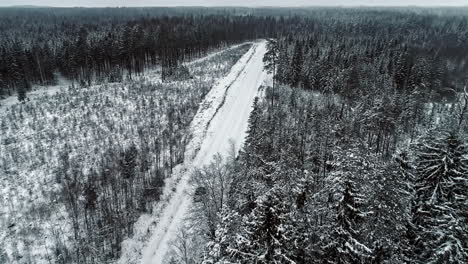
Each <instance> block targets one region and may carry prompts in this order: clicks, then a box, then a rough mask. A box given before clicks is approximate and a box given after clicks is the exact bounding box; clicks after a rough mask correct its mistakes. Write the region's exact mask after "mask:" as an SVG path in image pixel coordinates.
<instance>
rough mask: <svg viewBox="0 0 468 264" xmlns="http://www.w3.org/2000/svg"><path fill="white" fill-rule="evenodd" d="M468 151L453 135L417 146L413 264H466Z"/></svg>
mask: <svg viewBox="0 0 468 264" xmlns="http://www.w3.org/2000/svg"><path fill="white" fill-rule="evenodd" d="M466 154H467V151H466V149H465V146H464V144H463V142H462V141H461V140H460V139H459V138H458V136H457V135H456V134H454V133H449V134H448V135H445V136H443V137H438V138H429V139H426V140H424V141H423V142H422V143H420V145H419V146H418V153H417V161H416V166H417V169H416V176H417V179H416V183H415V201H414V206H413V210H412V222H411V224H412V225H413V229H414V232H415V234H416V237H415V239H414V241H413V256H414V261H416V262H419V263H467V261H468V229H467V223H468V222H467V221H468V218H467V213H466V212H467V210H468V205H467V201H468V166H467V162H466V160H465V155H466Z"/></svg>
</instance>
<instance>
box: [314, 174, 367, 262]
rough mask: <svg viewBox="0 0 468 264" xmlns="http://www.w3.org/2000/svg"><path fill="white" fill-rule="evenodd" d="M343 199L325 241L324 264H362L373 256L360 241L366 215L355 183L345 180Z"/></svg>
mask: <svg viewBox="0 0 468 264" xmlns="http://www.w3.org/2000/svg"><path fill="white" fill-rule="evenodd" d="M339 185H342V186H341V187H342V188H343V190H342V193H341V194H340V195H341V197H340V198H339V200H338V203H337V205H336V208H335V209H336V219H335V220H334V222H333V224H332V230H331V231H330V233H329V235H328V236H327V237H326V238H325V239H324V240H325V241H324V242H325V245H324V246H323V247H322V251H323V255H322V256H321V259H322V261H321V262H322V263H337V264H347V263H362V262H363V261H364V260H365V259H368V258H369V257H370V255H371V254H372V250H371V249H369V248H368V247H367V246H366V245H364V244H363V243H361V242H360V241H359V240H360V238H359V233H358V231H357V226H358V224H360V223H361V222H362V221H363V220H364V217H365V215H366V213H364V212H363V211H362V209H361V207H362V206H363V201H362V199H361V198H360V195H359V194H358V193H357V192H356V190H355V189H354V185H355V183H354V182H352V181H351V180H348V179H345V180H344V181H343V183H341V184H339Z"/></svg>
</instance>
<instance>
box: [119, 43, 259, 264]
mask: <svg viewBox="0 0 468 264" xmlns="http://www.w3.org/2000/svg"><path fill="white" fill-rule="evenodd" d="M265 52H266V43H265V42H264V41H262V42H259V43H256V44H255V45H254V46H253V47H252V49H251V50H250V51H249V52H247V54H245V55H244V56H243V57H242V58H241V59H240V60H239V62H238V63H237V64H236V65H235V66H234V67H233V68H232V70H231V73H230V74H229V75H228V76H227V77H225V78H224V79H223V80H222V81H221V82H219V84H218V85H217V86H215V87H214V88H213V89H212V90H211V91H210V92H209V94H208V95H207V96H206V98H205V101H204V102H203V105H202V106H201V107H200V109H199V111H198V113H197V114H196V116H195V118H194V120H193V121H192V124H191V129H192V133H193V137H192V140H191V142H190V143H189V145H188V147H187V151H186V153H185V162H184V163H183V164H182V165H180V166H178V167H177V168H176V169H175V170H174V173H173V176H172V177H171V179H169V180H168V182H166V187H165V188H166V191H165V193H164V196H163V199H162V200H163V201H166V204H164V203H160V204H159V207H158V208H155V210H154V212H155V213H154V214H153V216H149V215H145V216H143V217H142V218H141V219H140V220H139V221H138V222H137V224H136V226H135V237H134V238H133V239H130V240H127V241H125V242H124V243H123V253H122V258H121V259H120V260H119V263H122V264H123V263H137V261H138V260H139V259H140V256H141V261H142V263H144V264H159V263H164V260H165V259H164V258H165V256H166V254H167V253H168V252H169V251H170V245H171V242H172V241H173V240H174V238H175V237H176V233H177V230H178V228H179V227H180V226H181V224H182V223H183V221H184V217H185V215H186V212H187V211H188V209H189V207H190V203H191V201H192V199H191V195H190V185H189V179H190V176H191V172H192V171H193V170H194V168H196V167H202V166H204V165H207V164H209V162H210V161H211V160H212V158H213V156H214V155H215V154H216V153H221V154H222V155H227V153H228V150H229V146H230V140H232V141H233V142H234V146H235V148H236V149H239V148H240V147H241V145H242V144H243V141H244V138H245V135H246V131H247V125H248V122H247V121H248V118H249V115H250V111H251V106H252V104H253V100H254V98H255V96H256V95H257V93H258V88H259V87H260V86H261V85H262V84H263V82H264V81H265V80H267V76H268V75H267V73H266V72H264V71H263V61H262V59H263V55H264V53H265ZM155 219H158V220H157V221H158V222H157V223H156V222H155ZM148 236H150V239H149V242H147V244H146V238H147V237H148ZM145 244H146V246H145V248H144V250H143V252H140V251H139V248H141V246H142V245H145Z"/></svg>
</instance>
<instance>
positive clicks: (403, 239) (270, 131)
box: [172, 11, 468, 264]
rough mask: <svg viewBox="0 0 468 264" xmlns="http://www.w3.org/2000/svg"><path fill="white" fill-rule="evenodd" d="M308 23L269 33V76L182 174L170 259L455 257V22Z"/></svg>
mask: <svg viewBox="0 0 468 264" xmlns="http://www.w3.org/2000/svg"><path fill="white" fill-rule="evenodd" d="M338 13H339V12H338ZM317 20H318V21H314V19H312V21H314V22H312V21H310V20H309V21H308V20H307V19H304V20H302V19H301V20H299V21H298V22H297V24H300V23H303V24H302V25H301V26H298V27H297V28H296V30H297V31H292V32H290V34H287V35H282V36H279V37H278V38H275V39H270V40H269V43H268V51H267V53H266V54H265V57H264V63H265V68H266V70H268V71H270V72H272V73H274V78H275V82H274V83H273V85H272V86H271V87H268V88H267V90H266V95H265V97H263V98H257V99H256V101H255V103H254V106H253V110H252V113H251V115H250V119H249V130H248V136H247V138H246V142H245V146H244V148H243V149H242V150H241V151H240V153H239V154H238V156H237V155H234V156H231V157H228V158H227V159H222V157H220V156H216V157H215V159H214V160H213V163H212V164H210V165H208V166H206V167H204V168H202V169H200V170H198V171H197V172H196V173H195V174H194V175H193V185H194V188H195V189H196V190H197V191H196V192H195V195H196V196H195V205H194V207H193V209H192V213H191V214H192V219H193V220H192V222H191V223H189V224H188V226H187V227H185V228H186V229H184V230H182V231H181V232H180V235H179V239H178V244H177V246H176V247H175V249H174V254H173V258H172V261H173V263H206V264H208V263H447V264H448V263H468V242H467V241H468V215H467V212H468V149H467V146H466V139H467V138H468V136H467V135H468V124H467V115H468V92H467V88H466V85H467V77H468V76H467V75H466V73H467V71H466V70H467V69H466V67H467V65H466V55H465V54H466V51H465V50H466V48H467V45H466V36H467V29H468V28H467V24H466V16H462V17H451V16H439V17H431V16H414V15H412V16H407V15H406V14H404V13H387V14H385V13H378V14H376V13H372V12H370V13H369V12H367V11H366V12H359V11H357V12H344V13H341V14H340V16H338V15H331V16H326V17H321V18H320V19H317ZM200 241H203V242H204V243H200ZM200 244H204V245H205V246H203V247H201V248H200V247H199V246H197V245H200Z"/></svg>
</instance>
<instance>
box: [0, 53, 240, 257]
mask: <svg viewBox="0 0 468 264" xmlns="http://www.w3.org/2000/svg"><path fill="white" fill-rule="evenodd" d="M239 46H240V45H236V46H233V47H230V48H228V49H225V50H223V51H222V52H215V53H213V54H211V55H209V56H207V57H204V58H203V59H199V60H197V61H196V62H194V63H190V65H189V68H190V72H191V73H192V74H193V75H194V79H190V80H186V81H180V82H173V83H170V84H166V85H165V86H164V87H169V88H171V89H176V88H177V89H176V90H183V89H187V95H189V94H190V91H192V90H196V89H193V87H194V85H200V84H201V83H206V84H207V85H206V87H205V88H206V90H205V91H208V90H207V89H209V88H210V87H216V81H218V80H220V79H221V78H222V76H225V74H226V73H227V72H228V70H229V69H230V68H231V67H230V66H231V65H232V63H234V61H233V62H232V63H231V64H228V63H226V62H225V61H224V60H226V61H227V60H232V58H230V59H227V58H222V57H220V58H219V61H217V60H218V58H217V57H216V55H218V54H220V53H223V52H226V51H229V50H233V49H234V48H237V47H239ZM245 50H246V49H245ZM245 50H242V52H245ZM229 56H230V55H229ZM236 56H239V55H236ZM244 57H245V56H244ZM236 58H238V57H236ZM210 59H212V61H211V60H210ZM205 60H206V61H207V63H200V62H202V61H205ZM227 65H229V68H228V66H227ZM141 78H142V79H143V81H147V82H150V83H153V84H155V83H159V82H161V80H160V79H158V78H157V74H152V73H149V72H145V74H143V75H142V76H141ZM198 79H199V80H198ZM137 83H140V82H139V81H138V82H137ZM208 84H209V85H208ZM68 86H69V83H67V82H65V81H61V82H59V85H55V86H49V87H36V88H35V89H34V90H33V91H32V92H29V93H28V98H29V99H30V101H29V102H27V103H25V104H24V105H22V104H20V103H19V102H18V100H17V98H16V96H11V97H8V98H6V99H4V100H1V101H0V104H2V105H3V106H0V121H2V120H3V118H5V120H7V119H6V117H7V116H11V115H12V112H14V113H17V112H19V110H18V109H20V108H21V109H22V108H24V109H29V110H31V109H36V110H37V111H38V115H40V117H41V118H42V119H39V120H40V122H37V125H36V126H32V125H31V124H32V123H31V122H30V121H29V120H32V119H31V118H32V117H31V115H29V112H31V111H32V110H31V111H29V110H28V111H24V112H23V115H25V117H24V120H26V121H23V118H21V119H20V118H15V119H14V120H13V121H14V122H15V124H16V123H18V122H19V123H21V125H19V126H18V129H17V130H18V131H20V133H18V134H15V135H11V133H10V132H9V131H6V130H5V131H0V141H4V140H6V139H7V138H4V137H3V136H5V137H6V136H8V137H10V136H11V137H13V138H14V139H16V138H18V140H15V141H13V143H14V144H13V143H12V144H8V146H7V145H4V144H2V142H0V144H1V145H0V154H2V153H3V154H5V153H6V155H7V156H8V157H7V158H8V159H3V160H0V168H2V170H0V255H2V253H3V252H4V253H7V255H8V256H13V255H18V256H20V257H22V260H21V261H20V260H18V259H16V260H17V261H18V262H17V263H32V261H31V262H30V261H29V260H28V258H31V259H33V260H34V263H49V262H50V260H48V257H47V258H45V257H39V256H48V255H49V254H52V253H53V252H51V249H52V248H53V247H52V246H53V242H54V237H53V236H51V235H50V234H52V233H53V232H55V231H54V230H60V231H59V233H60V234H68V233H69V231H70V225H69V224H68V223H69V219H68V217H67V215H66V212H65V210H66V209H65V208H64V206H62V205H59V203H57V205H56V204H55V203H54V204H51V202H50V199H49V198H48V195H49V193H54V194H55V193H56V192H55V189H58V188H59V186H57V185H56V184H54V182H55V178H54V177H53V175H54V174H53V173H51V171H53V169H54V168H55V167H56V165H57V164H56V163H57V159H56V158H55V157H56V156H57V155H58V152H57V151H56V150H57V148H59V147H60V146H61V145H62V144H57V141H58V139H60V138H62V139H63V140H66V139H74V138H75V136H71V137H67V136H66V135H68V132H70V133H72V134H73V133H74V132H73V131H69V129H68V128H69V126H68V125H70V122H68V121H67V120H69V119H68V116H69V115H70V112H61V111H63V110H61V109H64V108H63V104H64V103H63V101H64V100H67V98H69V99H72V100H71V101H73V102H74V103H75V104H74V105H75V106H76V107H72V109H73V112H74V116H78V119H77V120H78V121H79V122H83V121H86V120H84V119H82V118H81V117H79V116H84V114H85V113H84V110H83V109H82V108H83V107H84V106H86V107H88V106H89V105H93V104H92V102H91V101H93V100H95V99H99V98H104V97H106V96H110V97H109V98H110V99H112V100H111V102H114V101H115V102H116V103H115V104H114V103H111V104H110V105H109V109H107V110H117V108H119V109H127V110H126V111H125V112H126V114H125V115H124V118H122V116H120V117H117V118H112V117H113V116H115V115H110V116H107V117H108V118H109V120H110V121H109V122H110V123H113V122H115V120H120V121H119V122H128V120H129V119H128V118H130V117H132V116H133V117H135V118H134V119H133V120H132V121H135V120H136V121H138V122H141V123H144V122H146V121H147V120H145V119H142V116H141V113H138V116H136V114H135V115H133V114H132V113H136V111H137V110H136V105H138V104H139V103H140V102H141V101H140V100H138V99H143V98H140V96H139V95H135V96H133V97H129V96H128V95H129V94H128V93H126V92H129V91H130V89H129V87H131V85H130V84H129V83H122V84H107V85H97V86H93V87H89V88H80V89H71V88H68ZM117 88H119V91H121V92H120V93H119V94H121V96H120V95H119V96H115V95H114V96H113V95H112V94H114V92H115V91H116V89H117ZM198 88H200V87H198ZM205 88H204V89H205ZM200 89H201V88H200ZM124 90H125V91H126V92H125V93H124ZM134 93H136V91H135V92H134ZM151 96H153V97H157V96H159V94H152V95H151ZM208 96H209V95H208ZM117 97H118V98H117ZM121 97H125V98H123V99H122V98H121ZM197 97H199V95H197ZM86 98H87V99H86ZM207 98H208V97H207ZM85 99H86V100H87V101H88V102H87V103H85V102H84V101H83V100H85ZM120 99H122V100H120ZM181 99H184V98H181ZM116 100H117V101H116ZM207 100H208V99H207ZM101 101H103V100H101ZM155 101H156V100H155ZM176 102H179V101H176ZM127 103H131V104H127ZM67 104H68V103H67ZM158 104H159V103H158ZM93 107H94V106H93ZM114 108H115V109H114ZM44 109H45V110H44ZM93 109H94V108H93ZM3 110H5V111H3ZM88 110H90V109H88V108H87V110H86V111H88ZM92 112H93V113H94V114H100V115H101V114H102V112H101V111H96V109H94V110H93V111H92ZM39 113H40V114H39ZM106 113H107V112H106ZM92 116H94V115H91V117H92ZM160 119H161V120H162V121H161V122H163V121H164V118H163V116H160ZM8 120H10V119H8ZM54 120H56V121H54ZM93 120H94V119H93ZM99 120H100V121H101V122H102V120H103V119H99V118H98V119H95V120H94V121H96V122H97V124H99V123H100V122H99ZM158 120H159V119H158ZM13 121H11V120H10V121H8V122H7V123H8V124H10V122H13ZM0 123H1V122H0ZM128 123H132V122H128ZM80 124H81V123H80ZM114 124H117V123H114ZM162 124H163V123H162ZM144 125H145V124H143V126H144ZM146 125H148V124H146ZM100 127H101V125H95V124H93V123H89V124H85V125H84V129H87V128H92V129H93V130H96V129H98V128H100ZM62 128H65V129H68V130H66V131H65V130H62ZM25 131H26V132H27V133H26V132H25ZM50 131H52V132H54V133H55V132H56V131H61V132H60V135H61V136H60V137H57V136H55V134H54V133H49V132H50ZM132 131H133V130H132ZM135 131H136V130H135ZM135 131H133V132H135ZM1 132H4V133H3V134H2V133H1ZM65 132H67V133H65ZM133 132H131V133H133ZM129 133H130V132H129ZM43 134H46V135H48V136H50V138H51V139H49V138H48V137H44V138H43V137H42V135H43ZM103 134H107V132H105V133H103ZM86 135H89V137H88V136H86ZM92 135H93V133H79V135H77V136H76V138H79V139H83V140H85V141H86V140H88V138H92ZM128 135H129V136H127V137H125V138H127V139H128V138H132V137H133V134H128ZM112 136H114V137H119V138H118V139H116V140H114V142H120V143H122V144H123V143H125V142H124V139H122V136H123V134H122V133H113V134H112ZM38 138H40V140H39V139H38ZM20 139H21V140H20ZM62 139H60V140H62ZM85 141H82V142H81V141H80V142H81V143H80V142H78V141H77V149H78V148H79V149H81V148H84V147H86V146H88V143H86V144H83V142H85ZM44 142H45V143H44ZM33 143H35V144H36V145H38V144H39V143H41V144H42V143H44V144H42V145H41V146H44V149H45V150H47V151H44V152H47V153H46V154H47V155H48V156H47V157H49V156H50V157H52V158H51V159H47V161H46V162H43V161H41V160H39V158H40V157H39V156H36V157H34V158H28V159H24V162H22V163H19V162H18V164H20V165H21V167H15V166H16V165H15V164H13V163H9V167H11V170H12V171H8V173H7V172H6V170H7V169H6V167H5V168H4V166H3V164H5V161H6V160H10V156H18V157H20V158H22V157H23V156H24V157H29V156H34V155H32V154H34V153H35V152H33V151H30V150H31V149H35V145H34V144H33ZM21 144H22V145H21ZM99 144H106V143H105V142H104V141H101V142H98V144H95V146H97V145H99ZM39 145H40V144H39ZM91 145H92V144H91ZM7 148H8V149H7ZM89 150H90V152H92V151H93V150H92V149H91V148H90V149H89ZM80 153H81V152H80ZM83 153H85V154H86V153H88V152H86V151H84V152H83ZM23 154H24V155H23ZM28 155H29V156H28ZM44 155H45V154H44ZM1 156H2V155H0V157H1ZM85 156H86V157H91V156H90V155H85ZM18 159H19V158H18ZM86 164H88V163H86ZM89 164H91V163H89ZM3 169H4V170H5V172H4V171H3ZM11 175H13V176H14V177H12V176H11ZM46 194H47V195H46ZM46 196H47V197H46ZM36 205H37V206H36ZM31 207H33V208H36V209H35V212H36V211H40V210H42V211H47V212H49V211H51V212H52V214H51V215H50V216H49V214H47V215H46V216H44V218H46V220H44V221H43V220H42V219H39V220H38V219H35V218H33V217H32V216H30V213H29V212H30V211H31V210H30V208H31ZM37 208H39V209H40V210H39V209H37ZM42 211H40V212H37V214H41V217H42ZM34 216H36V215H34ZM4 227H7V228H4ZM26 229H27V231H28V233H26V231H24V230H26ZM25 233H26V235H27V241H28V243H29V241H33V242H31V244H25V243H23V242H22V241H19V239H18V237H19V236H25V237H26V235H23V234H25ZM30 234H31V235H30ZM44 234H49V235H44ZM37 237H40V239H39V238H37ZM18 241H19V242H18ZM66 242H67V241H64V243H66ZM17 248H18V249H19V250H17ZM17 251H18V252H17ZM23 252H28V256H26V257H23V255H22V253H23ZM0 262H2V261H1V260H0Z"/></svg>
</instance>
